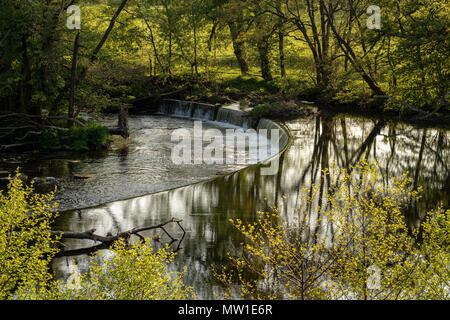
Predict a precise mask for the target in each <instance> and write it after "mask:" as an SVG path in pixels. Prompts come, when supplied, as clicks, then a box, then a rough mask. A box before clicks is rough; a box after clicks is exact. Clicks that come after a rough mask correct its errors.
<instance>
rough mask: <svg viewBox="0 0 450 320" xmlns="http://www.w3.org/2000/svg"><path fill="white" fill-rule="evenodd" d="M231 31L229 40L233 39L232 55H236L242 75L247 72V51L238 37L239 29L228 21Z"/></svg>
mask: <svg viewBox="0 0 450 320" xmlns="http://www.w3.org/2000/svg"><path fill="white" fill-rule="evenodd" d="M228 26H229V28H230V33H231V40H232V41H233V49H234V55H235V56H236V59H237V62H238V64H239V68H240V69H241V73H242V74H243V75H246V74H248V62H247V53H246V50H245V42H244V41H243V40H242V39H239V31H238V28H237V27H236V25H235V24H234V23H233V22H230V23H228Z"/></svg>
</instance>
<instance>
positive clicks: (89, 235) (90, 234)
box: [51, 218, 186, 245]
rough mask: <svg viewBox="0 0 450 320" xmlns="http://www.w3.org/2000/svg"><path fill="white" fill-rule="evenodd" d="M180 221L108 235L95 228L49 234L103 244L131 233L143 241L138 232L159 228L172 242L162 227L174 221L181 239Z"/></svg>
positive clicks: (173, 219) (108, 243)
mask: <svg viewBox="0 0 450 320" xmlns="http://www.w3.org/2000/svg"><path fill="white" fill-rule="evenodd" d="M182 221H183V220H178V219H175V218H172V219H170V220H169V221H166V222H163V223H161V224H158V225H156V226H150V227H142V228H133V229H131V230H128V231H125V232H119V233H118V234H117V235H114V236H113V235H110V234H108V235H106V236H100V235H97V234H95V231H96V229H92V230H89V231H85V232H73V231H51V234H52V235H53V236H59V237H61V239H80V240H93V241H97V242H101V243H102V244H104V245H110V244H112V243H113V242H115V241H117V240H119V239H126V240H128V239H129V238H130V237H131V236H132V235H135V236H137V237H139V238H140V239H141V240H142V241H144V237H143V236H142V235H141V234H139V233H140V232H143V231H148V230H154V229H161V230H162V231H164V233H165V234H166V235H167V236H168V237H169V238H170V240H171V241H172V242H174V241H177V239H175V238H174V237H172V236H171V235H170V233H169V232H167V230H166V229H165V228H164V227H165V226H166V225H168V224H171V223H176V224H177V225H178V226H179V227H180V229H181V230H182V231H183V237H182V239H183V238H184V235H185V234H186V231H185V230H184V228H183V227H182V226H181V224H180V222H182ZM153 239H154V240H156V241H158V240H159V236H155V237H154V238H153Z"/></svg>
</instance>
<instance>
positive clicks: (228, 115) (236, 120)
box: [216, 108, 244, 127]
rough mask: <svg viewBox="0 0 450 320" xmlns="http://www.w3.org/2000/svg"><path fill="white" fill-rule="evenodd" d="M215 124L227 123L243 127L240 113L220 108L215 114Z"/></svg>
mask: <svg viewBox="0 0 450 320" xmlns="http://www.w3.org/2000/svg"><path fill="white" fill-rule="evenodd" d="M216 121H217V122H224V123H229V124H232V125H234V126H238V127H244V119H243V117H242V112H240V111H237V110H232V109H226V108H220V109H219V112H218V113H217V118H216Z"/></svg>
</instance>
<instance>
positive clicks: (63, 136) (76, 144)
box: [40, 124, 109, 151]
mask: <svg viewBox="0 0 450 320" xmlns="http://www.w3.org/2000/svg"><path fill="white" fill-rule="evenodd" d="M108 136H109V133H108V129H107V128H106V127H103V126H100V125H98V124H90V125H88V126H87V127H73V128H71V129H63V130H57V129H47V130H45V131H44V132H43V133H42V134H41V137H40V145H41V147H42V148H44V149H50V150H58V149H62V148H69V149H73V150H76V151H83V150H96V149H100V148H103V147H105V145H106V140H107V139H108Z"/></svg>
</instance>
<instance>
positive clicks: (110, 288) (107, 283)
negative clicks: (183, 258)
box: [35, 241, 192, 300]
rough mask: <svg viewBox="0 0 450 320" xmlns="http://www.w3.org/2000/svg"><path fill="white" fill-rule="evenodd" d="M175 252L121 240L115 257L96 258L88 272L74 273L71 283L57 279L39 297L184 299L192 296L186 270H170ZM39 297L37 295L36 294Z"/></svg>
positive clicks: (148, 243) (66, 298)
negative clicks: (62, 282)
mask: <svg viewBox="0 0 450 320" xmlns="http://www.w3.org/2000/svg"><path fill="white" fill-rule="evenodd" d="M173 258H174V254H173V253H171V252H170V251H169V249H168V248H165V249H160V250H158V251H156V252H155V251H154V250H153V248H152V244H151V242H150V241H147V242H146V243H144V244H132V245H128V244H126V243H125V242H124V241H118V242H116V243H115V245H114V247H113V248H112V257H111V258H109V259H105V261H104V262H103V263H102V264H99V263H98V262H96V261H93V262H92V265H91V267H90V270H89V272H88V273H86V274H83V275H79V274H76V273H73V274H72V276H71V278H73V279H70V278H69V282H70V283H69V285H62V284H61V283H55V285H54V286H53V287H52V288H51V289H43V290H42V291H41V292H40V293H39V295H38V296H37V297H39V298H45V299H64V300H79V299H81V300H111V299H112V300H183V299H189V298H191V297H192V288H186V287H185V286H184V284H183V281H182V276H183V273H172V272H169V271H168V270H167V268H168V263H170V262H171V261H172V260H173ZM35 298H36V297H35Z"/></svg>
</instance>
